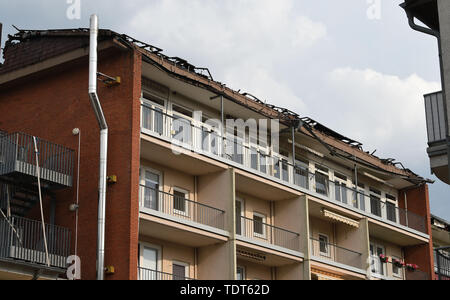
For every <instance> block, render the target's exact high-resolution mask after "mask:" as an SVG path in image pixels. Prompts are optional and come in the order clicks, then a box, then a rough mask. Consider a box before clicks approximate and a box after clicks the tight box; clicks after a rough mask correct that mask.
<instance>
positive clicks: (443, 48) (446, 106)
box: [401, 0, 450, 184]
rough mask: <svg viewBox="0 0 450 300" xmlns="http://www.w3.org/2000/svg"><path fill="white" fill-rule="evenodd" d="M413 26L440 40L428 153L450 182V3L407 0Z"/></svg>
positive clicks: (428, 103) (428, 100)
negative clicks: (438, 88) (438, 81)
mask: <svg viewBox="0 0 450 300" xmlns="http://www.w3.org/2000/svg"><path fill="white" fill-rule="evenodd" d="M401 7H402V8H403V9H404V10H405V12H406V14H407V17H408V22H409V25H410V27H411V28H412V29H413V30H416V31H418V32H420V33H422V34H427V35H430V36H431V37H434V38H436V39H437V42H438V43H437V44H438V45H437V46H438V51H439V63H440V73H441V82H442V91H437V92H435V93H431V94H427V95H425V96H424V97H425V112H426V121H427V124H426V126H427V132H428V149H427V152H428V156H429V157H430V167H431V171H432V173H433V174H435V175H436V177H438V178H439V179H440V180H442V181H443V182H445V183H447V184H450V167H449V160H450V79H449V78H450V47H449V45H450V30H449V28H450V20H449V19H448V16H449V14H450V2H449V1H447V0H405V1H404V2H403V3H402V4H401ZM417 20H418V21H420V22H418V21H417Z"/></svg>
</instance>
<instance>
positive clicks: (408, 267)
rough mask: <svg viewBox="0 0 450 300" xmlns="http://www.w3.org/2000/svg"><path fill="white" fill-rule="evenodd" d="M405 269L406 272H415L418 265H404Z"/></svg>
mask: <svg viewBox="0 0 450 300" xmlns="http://www.w3.org/2000/svg"><path fill="white" fill-rule="evenodd" d="M406 269H407V270H408V271H411V272H414V271H416V270H417V269H419V266H418V265H415V264H407V265H406Z"/></svg>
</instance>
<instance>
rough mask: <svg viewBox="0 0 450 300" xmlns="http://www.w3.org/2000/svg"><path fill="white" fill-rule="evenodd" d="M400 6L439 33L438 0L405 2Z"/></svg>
mask: <svg viewBox="0 0 450 300" xmlns="http://www.w3.org/2000/svg"><path fill="white" fill-rule="evenodd" d="M400 6H401V7H402V8H403V9H404V10H405V11H406V12H407V13H408V14H411V15H412V16H414V17H415V18H416V19H418V20H419V21H421V22H422V23H423V24H425V25H426V26H428V27H429V28H430V29H432V30H436V31H439V13H438V6H437V1H436V0H405V2H404V3H402V4H400Z"/></svg>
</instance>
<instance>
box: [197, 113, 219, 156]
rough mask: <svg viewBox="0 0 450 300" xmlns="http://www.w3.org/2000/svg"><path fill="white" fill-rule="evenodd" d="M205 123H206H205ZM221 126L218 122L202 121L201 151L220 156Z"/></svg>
mask: <svg viewBox="0 0 450 300" xmlns="http://www.w3.org/2000/svg"><path fill="white" fill-rule="evenodd" d="M206 122H207V123H206ZM220 130H221V126H220V123H218V122H213V120H212V119H209V118H207V119H205V120H203V124H202V137H201V140H202V146H201V149H202V150H203V151H206V152H209V153H212V154H214V155H220V153H221V150H220V147H221V146H220V145H221V142H220V136H221V133H220Z"/></svg>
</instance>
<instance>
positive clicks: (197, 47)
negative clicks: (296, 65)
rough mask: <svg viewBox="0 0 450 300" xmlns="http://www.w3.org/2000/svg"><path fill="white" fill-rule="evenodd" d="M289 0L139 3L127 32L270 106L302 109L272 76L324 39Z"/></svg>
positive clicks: (321, 30) (320, 26) (319, 26)
mask: <svg viewBox="0 0 450 300" xmlns="http://www.w3.org/2000/svg"><path fill="white" fill-rule="evenodd" d="M294 2H295V1H294V0H280V1H273V0H227V1H210V0H189V1H178V0H159V1H152V2H147V1H145V2H143V3H142V7H141V8H140V12H139V13H138V14H136V15H135V16H134V17H133V18H132V19H131V20H130V21H129V24H128V26H127V27H129V28H130V30H129V31H130V32H132V33H133V34H132V35H133V36H137V37H138V38H140V39H142V40H145V41H149V42H150V43H153V44H155V45H156V46H159V47H162V48H164V49H166V50H167V51H166V52H168V53H169V55H173V56H180V57H183V58H186V59H188V60H190V61H191V62H192V63H193V64H195V65H198V66H206V67H209V68H210V70H211V72H212V74H213V76H214V79H216V80H220V81H223V82H224V83H226V84H227V85H228V86H230V87H232V88H234V89H236V90H238V89H242V90H243V91H246V92H249V93H251V94H254V95H255V96H257V97H260V98H262V99H265V100H267V101H268V102H270V103H273V104H277V105H280V106H283V105H284V106H289V108H294V109H301V110H302V111H303V110H304V109H306V106H305V105H304V103H303V101H302V99H301V98H300V97H299V96H298V95H296V94H295V92H294V91H293V89H292V88H291V87H290V86H289V85H288V84H287V83H286V82H284V81H283V79H281V78H280V77H278V76H276V75H275V71H276V70H277V67H278V65H279V64H280V62H283V64H288V63H289V61H294V60H295V59H297V58H298V57H299V55H300V54H301V53H302V52H303V51H305V50H306V49H308V48H310V47H312V46H314V45H315V44H316V43H317V42H318V41H320V40H321V39H323V38H324V37H325V36H326V34H327V29H326V27H325V25H324V24H322V23H320V22H315V21H313V20H311V19H310V18H308V17H306V16H301V15H298V13H295V12H294V11H293V5H294Z"/></svg>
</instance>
